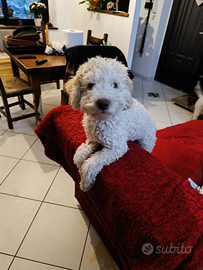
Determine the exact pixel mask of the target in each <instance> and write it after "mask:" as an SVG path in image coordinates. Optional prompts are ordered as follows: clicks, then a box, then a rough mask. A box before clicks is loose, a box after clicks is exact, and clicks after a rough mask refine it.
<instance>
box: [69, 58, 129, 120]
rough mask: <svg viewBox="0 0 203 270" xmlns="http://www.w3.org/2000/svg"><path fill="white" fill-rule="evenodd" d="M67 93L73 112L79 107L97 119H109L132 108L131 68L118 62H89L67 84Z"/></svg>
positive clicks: (107, 60) (96, 59)
mask: <svg viewBox="0 0 203 270" xmlns="http://www.w3.org/2000/svg"><path fill="white" fill-rule="evenodd" d="M66 91H67V92H68V94H69V103H70V104H71V105H72V107H73V109H78V108H80V109H81V111H83V112H86V113H87V114H91V115H92V116H94V117H95V118H96V119H101V120H102V119H108V118H110V117H111V116H114V115H115V114H116V113H117V112H118V111H120V110H127V109H129V108H130V107H131V105H132V96H131V93H132V91H133V84H132V81H131V79H130V78H129V76H128V68H127V67H126V66H125V65H123V64H122V63H121V62H119V61H117V60H116V59H110V58H102V57H100V56H97V57H95V58H91V59H89V60H88V61H87V62H86V63H84V64H83V65H81V66H80V67H79V69H78V71H77V73H76V76H75V77H73V78H72V79H71V80H69V81H68V82H67V83H66Z"/></svg>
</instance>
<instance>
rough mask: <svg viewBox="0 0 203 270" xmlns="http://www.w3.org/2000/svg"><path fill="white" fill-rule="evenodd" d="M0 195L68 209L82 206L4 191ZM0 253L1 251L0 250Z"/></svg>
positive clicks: (79, 209)
mask: <svg viewBox="0 0 203 270" xmlns="http://www.w3.org/2000/svg"><path fill="white" fill-rule="evenodd" d="M0 195H4V196H9V197H14V198H19V199H23V200H29V201H34V202H38V203H44V204H50V205H55V206H59V207H64V208H70V209H74V210H78V211H83V209H82V208H78V207H74V206H71V205H65V204H59V203H54V202H49V201H46V200H45V201H42V200H40V199H33V198H29V197H23V196H19V195H13V194H10V193H5V192H0ZM0 253H1V251H0Z"/></svg>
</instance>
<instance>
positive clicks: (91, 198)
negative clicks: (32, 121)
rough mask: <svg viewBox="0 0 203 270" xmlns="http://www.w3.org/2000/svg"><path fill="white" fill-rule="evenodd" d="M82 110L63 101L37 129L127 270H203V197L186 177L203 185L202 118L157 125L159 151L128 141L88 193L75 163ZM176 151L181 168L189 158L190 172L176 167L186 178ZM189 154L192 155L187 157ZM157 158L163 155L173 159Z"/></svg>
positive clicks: (81, 131)
mask: <svg viewBox="0 0 203 270" xmlns="http://www.w3.org/2000/svg"><path fill="white" fill-rule="evenodd" d="M82 116H83V115H82V113H81V112H80V111H79V110H78V111H74V110H73V109H72V108H71V106H69V105H67V106H60V107H58V108H55V109H53V110H52V111H51V112H49V114H48V115H47V116H46V117H45V118H44V119H43V120H42V121H41V123H40V124H39V125H38V127H37V128H36V129H35V132H36V134H37V135H38V136H39V138H40V140H41V142H42V144H43V145H44V148H45V154H46V155H47V156H48V157H49V158H51V159H52V160H55V161H56V162H58V163H59V164H61V165H62V166H63V168H64V169H65V170H66V171H67V172H68V173H69V174H70V175H71V176H72V178H73V180H74V181H75V185H76V190H75V191H76V198H77V199H78V201H79V203H80V204H81V206H82V208H83V209H84V211H85V213H86V214H87V216H88V218H89V219H90V221H91V222H92V224H93V226H94V227H95V229H96V231H97V232H98V234H99V235H100V237H101V239H102V240H103V242H104V243H105V245H106V247H107V248H108V250H109V251H110V253H111V255H112V256H113V258H114V260H115V261H116V263H117V264H118V266H119V267H120V269H125V270H127V269H128V270H133V269H143V270H146V269H148V270H150V269H153V270H154V269H193V270H200V269H202V268H203V259H202V258H203V237H202V235H203V196H202V195H201V194H200V193H199V192H198V191H197V190H195V189H193V188H192V187H191V185H190V183H189V181H188V180H187V177H191V178H193V179H194V178H195V181H196V182H198V184H200V185H201V184H202V168H203V162H202V153H203V121H198V120H194V121H190V122H188V123H185V124H182V125H177V126H173V127H170V128H166V129H163V130H160V131H158V132H157V137H158V140H157V144H156V146H155V149H154V151H153V153H152V154H150V153H148V152H146V151H145V150H143V149H142V148H140V147H139V146H138V145H137V144H135V143H134V142H129V143H128V146H129V150H128V152H127V153H126V154H125V155H124V156H123V157H122V158H120V159H119V160H118V161H116V162H114V163H112V164H110V165H109V166H106V167H104V168H103V169H102V171H101V172H100V174H99V175H98V177H97V181H96V183H95V185H94V187H93V188H92V189H91V190H90V191H88V192H86V193H84V192H82V191H81V190H80V188H79V186H78V183H79V182H80V177H79V174H78V171H77V168H76V166H75V165H74V163H73V155H74V153H75V151H76V149H77V147H78V146H79V145H80V144H81V143H82V142H84V141H85V139H86V135H85V133H84V129H83V127H82V125H81V120H82ZM180 145H181V147H180ZM167 149H168V150H167ZM177 149H179V150H178V151H177ZM188 149H189V150H188ZM162 150H163V151H162ZM169 150H170V151H169ZM161 151H162V153H165V152H169V155H168V156H167V155H163V154H161ZM181 151H182V152H181ZM174 153H176V155H175V154H174ZM179 153H181V154H180V156H183V158H182V160H181V158H180V156H178V155H179ZM196 153H197V154H196ZM172 154H173V156H172V159H173V160H174V161H175V163H176V165H177V160H178V161H180V160H181V162H182V164H180V166H182V168H183V167H186V164H187V173H186V172H185V171H186V170H184V169H182V170H180V169H179V167H178V166H176V167H177V169H178V170H179V171H180V174H182V177H181V176H180V175H179V174H178V173H177V172H175V171H174V170H172V169H171V168H170V166H172V165H173V166H174V164H172V165H171V163H173V162H171V161H170V155H172ZM188 154H189V156H190V157H192V158H190V157H188V159H187V158H186V155H188ZM175 156H176V157H175ZM157 157H158V158H159V159H161V158H162V157H164V158H163V159H164V162H165V163H166V164H164V163H163V162H161V161H160V160H159V159H158V158H157ZM193 157H194V158H195V159H196V162H198V168H199V167H201V168H199V169H198V170H197V172H196V173H195V174H193V170H192V172H191V171H190V165H191V163H192V161H193ZM175 158H176V159H175ZM197 159H200V160H197ZM184 162H186V163H185V164H184ZM167 163H168V164H167ZM193 166H194V165H193ZM149 244H150V245H149ZM146 245H147V246H146ZM149 254H150V255H149Z"/></svg>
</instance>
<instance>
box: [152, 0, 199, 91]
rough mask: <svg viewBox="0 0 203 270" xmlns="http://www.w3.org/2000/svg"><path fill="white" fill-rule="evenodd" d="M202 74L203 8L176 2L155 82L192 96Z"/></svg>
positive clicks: (185, 1)
mask: <svg viewBox="0 0 203 270" xmlns="http://www.w3.org/2000/svg"><path fill="white" fill-rule="evenodd" d="M202 71H203V5H201V6H197V3H196V1H195V0H174V2H173V6H172V10H171V15H170V19H169V23H168V27H167V31H166V35H165V39H164V43H163V47H162V51H161V55H160V58H159V63H158V66H157V71H156V75H155V80H157V81H159V82H161V83H164V84H166V85H169V86H171V87H174V88H176V89H179V90H182V91H184V92H186V93H190V92H191V91H192V90H193V88H194V86H195V85H196V82H197V79H198V77H199V75H200V74H201V73H202Z"/></svg>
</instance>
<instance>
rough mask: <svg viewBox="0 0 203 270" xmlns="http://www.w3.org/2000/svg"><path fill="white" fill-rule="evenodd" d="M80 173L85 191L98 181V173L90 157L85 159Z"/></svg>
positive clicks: (81, 186)
mask: <svg viewBox="0 0 203 270" xmlns="http://www.w3.org/2000/svg"><path fill="white" fill-rule="evenodd" d="M79 173H80V177H81V182H80V188H81V189H82V190H83V191H88V190H90V189H91V188H92V187H93V185H94V183H95V181H96V176H97V173H98V172H97V170H96V168H95V166H94V165H93V163H92V162H91V160H90V159H87V160H85V161H84V163H83V165H82V167H81V168H80V170H79Z"/></svg>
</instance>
